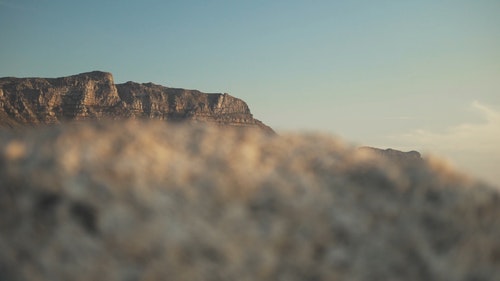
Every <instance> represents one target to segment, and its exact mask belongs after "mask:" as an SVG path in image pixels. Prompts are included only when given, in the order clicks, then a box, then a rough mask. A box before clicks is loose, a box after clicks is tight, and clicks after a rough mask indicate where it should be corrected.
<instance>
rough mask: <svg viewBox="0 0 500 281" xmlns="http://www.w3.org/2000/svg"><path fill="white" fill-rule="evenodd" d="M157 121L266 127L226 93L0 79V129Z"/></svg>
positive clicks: (93, 81) (77, 78) (105, 80)
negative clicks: (64, 124) (141, 120)
mask: <svg viewBox="0 0 500 281" xmlns="http://www.w3.org/2000/svg"><path fill="white" fill-rule="evenodd" d="M125 118H133V119H159V120H166V121H192V122H208V123H213V124H217V125H221V126H238V127H257V128H261V129H263V130H264V131H267V132H273V131H272V129H271V128H270V127H268V126H266V125H264V124H263V123H262V122H260V121H259V120H256V119H254V118H253V115H252V114H251V112H250V110H249V108H248V106H247V104H246V103H245V102H244V101H242V100H240V99H238V98H235V97H232V96H230V95H228V94H206V93H202V92H200V91H196V90H185V89H175V88H168V87H164V86H160V85H155V84H152V83H146V84H139V83H134V82H127V83H124V84H116V85H115V84H114V82H113V76H112V75H111V74H110V73H106V72H99V71H94V72H89V73H82V74H78V75H74V76H69V77H62V78H12V77H6V78H0V126H2V127H19V126H22V125H38V124H57V123H61V122H64V121H69V120H76V121H81V120H101V119H125Z"/></svg>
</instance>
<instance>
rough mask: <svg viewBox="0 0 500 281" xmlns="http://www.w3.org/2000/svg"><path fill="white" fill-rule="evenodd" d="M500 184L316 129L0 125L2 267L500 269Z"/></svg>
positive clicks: (432, 272)
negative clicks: (382, 153) (274, 132)
mask: <svg viewBox="0 0 500 281" xmlns="http://www.w3.org/2000/svg"><path fill="white" fill-rule="evenodd" d="M499 214H500V195H499V192H498V190H496V189H493V188H490V187H488V186H484V185H482V184H478V183H476V182H474V181H472V180H469V179H467V178H466V177H465V176H463V175H461V174H458V173H456V172H454V171H451V170H450V169H449V168H447V166H446V165H444V164H442V163H441V162H439V161H436V160H433V161H430V160H423V161H421V162H419V164H416V163H415V164H414V165H399V164H397V163H394V162H393V161H390V159H387V158H381V157H377V156H375V155H373V154H372V153H370V152H369V151H363V150H359V149H357V148H355V147H352V146H350V145H347V144H345V143H343V142H342V141H339V140H337V139H333V138H331V137H329V136H321V135H283V136H271V135H269V134H263V133H262V130H258V131H254V130H238V129H234V130H233V129H224V130H221V129H220V128H216V127H210V126H208V127H207V126H205V127H195V126H194V127H188V126H184V127H178V126H173V125H167V124H165V122H159V121H156V122H148V123H137V122H133V121H127V122H122V123H119V124H114V123H110V124H66V125H61V126H49V127H41V128H34V129H33V128H32V129H29V130H28V129H22V130H20V131H16V132H13V131H5V130H4V131H1V130H0V280H249V281H250V280H252V281H253V280H273V281H274V280H292V281H293V280H398V281H399V280H463V281H472V280H500V240H499V237H500V216H499Z"/></svg>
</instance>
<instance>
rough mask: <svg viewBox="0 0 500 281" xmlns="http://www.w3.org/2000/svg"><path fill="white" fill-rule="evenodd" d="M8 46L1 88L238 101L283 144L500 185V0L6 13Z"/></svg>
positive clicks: (26, 1)
mask: <svg viewBox="0 0 500 281" xmlns="http://www.w3.org/2000/svg"><path fill="white" fill-rule="evenodd" d="M0 38H1V41H0V77H3V76H18V77H25V76H41V77H59V76H66V75H71V74H76V73H81V72H87V71H91V70H103V71H109V72H112V73H113V74H114V77H115V81H116V82H118V83H120V82H125V81H129V80H133V81H137V82H153V83H157V84H162V85H166V86H172V87H183V88H191V89H199V90H201V91H205V92H228V93H230V94H232V95H234V96H236V97H239V98H242V99H243V100H245V101H246V102H247V103H248V104H249V106H250V108H251V110H252V112H253V113H254V115H255V117H257V118H258V119H261V120H262V121H264V122H265V123H267V124H269V125H270V126H271V127H273V128H275V129H277V130H278V131H286V130H302V129H306V130H321V131H326V132H329V133H334V134H338V135H341V136H342V137H344V138H347V139H349V140H352V141H355V142H357V143H359V144H364V145H373V146H379V147H393V148H400V149H418V150H420V151H423V152H432V153H437V154H441V155H444V156H446V157H448V158H450V159H452V160H453V161H455V162H456V163H457V166H460V167H462V168H464V169H466V170H471V171H472V172H473V173H474V174H476V175H479V176H481V177H483V178H488V179H490V180H498V182H499V183H500V178H499V177H498V176H494V175H493V174H497V173H496V171H495V170H496V169H497V168H496V166H497V165H498V164H500V149H499V148H498V145H494V144H495V143H496V141H499V143H500V120H499V116H500V113H499V112H500V1H498V0H469V1H462V0H455V1H446V0H443V1H440V0H434V1H429V0H421V1H414V0H412V1H402V0H401V1H395V0H392V1H384V0H381V1H368V0H367V1H333V0H330V1H295V0H287V1H284V0H283V1H282V0H277V1H272V0H265V1H264V0H252V1H250V0H247V1H238V0H232V1H229V0H227V1H218V0H213V1H208V0H203V1H202V0H197V1H195V0H192V1H191V0H184V1H165V0H164V1H160V0H158V1H155V0H145V1H111V0H100V1H95V0H91V1H69V0H65V1H62V0H54V1H49V0H0ZM450 142H452V143H455V142H457V143H458V144H456V145H455V144H454V145H450ZM479 147H480V148H479ZM488 171H489V172H488Z"/></svg>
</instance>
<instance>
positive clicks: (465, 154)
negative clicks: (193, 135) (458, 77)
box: [391, 101, 500, 186]
mask: <svg viewBox="0 0 500 281" xmlns="http://www.w3.org/2000/svg"><path fill="white" fill-rule="evenodd" d="M471 109H472V110H474V112H476V113H477V114H478V115H479V117H481V120H482V121H481V122H477V123H469V122H467V123H462V124H458V125H456V126H452V127H449V128H447V129H445V130H443V131H430V130H425V129H418V130H413V131H411V132H409V133H405V134H401V135H397V136H392V137H391V139H392V141H393V142H394V143H399V144H400V145H401V146H402V147H405V148H408V147H413V148H414V149H420V150H422V151H424V152H428V153H432V154H438V155H442V156H444V157H446V158H448V159H450V160H452V161H453V162H454V163H455V165H456V166H457V167H459V168H461V169H463V170H465V171H467V172H469V173H472V174H473V175H474V176H476V177H479V178H482V179H485V180H487V181H489V182H492V183H495V184H496V185H498V186H500V173H499V172H498V171H500V170H499V168H498V166H500V112H498V111H495V110H494V109H492V108H491V107H489V106H487V105H485V104H482V103H480V102H478V101H474V102H472V104H471Z"/></svg>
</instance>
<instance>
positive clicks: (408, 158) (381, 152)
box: [359, 146, 423, 165]
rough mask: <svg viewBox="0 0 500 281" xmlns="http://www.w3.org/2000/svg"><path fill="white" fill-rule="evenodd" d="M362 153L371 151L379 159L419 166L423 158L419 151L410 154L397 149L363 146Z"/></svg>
mask: <svg viewBox="0 0 500 281" xmlns="http://www.w3.org/2000/svg"><path fill="white" fill-rule="evenodd" d="M359 149H360V150H361V151H369V152H370V153H373V154H375V155H377V156H379V157H382V158H385V159H387V160H389V161H393V162H395V163H398V164H407V165H408V164H418V163H421V162H422V160H423V159H422V156H421V155H420V153H419V152H418V151H415V150H412V151H408V152H404V151H399V150H396V149H392V148H388V149H380V148H375V147H369V146H363V147H360V148H359Z"/></svg>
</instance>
